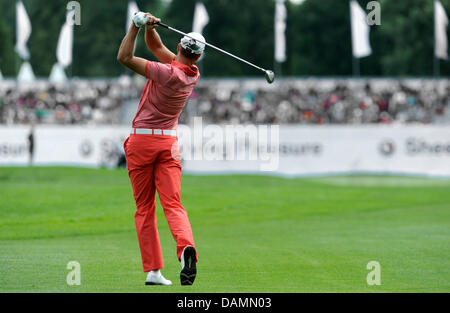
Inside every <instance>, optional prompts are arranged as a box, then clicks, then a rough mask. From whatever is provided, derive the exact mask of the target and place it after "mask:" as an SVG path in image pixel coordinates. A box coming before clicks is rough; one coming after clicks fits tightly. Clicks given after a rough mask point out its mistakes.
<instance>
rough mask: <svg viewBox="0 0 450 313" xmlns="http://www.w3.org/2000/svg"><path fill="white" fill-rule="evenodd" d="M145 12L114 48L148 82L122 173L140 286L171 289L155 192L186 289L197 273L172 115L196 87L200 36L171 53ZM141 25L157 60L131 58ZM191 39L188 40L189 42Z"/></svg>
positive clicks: (154, 20)
mask: <svg viewBox="0 0 450 313" xmlns="http://www.w3.org/2000/svg"><path fill="white" fill-rule="evenodd" d="M159 21H160V20H159V19H158V18H155V17H154V16H152V15H151V14H150V13H143V12H139V13H137V14H136V15H135V16H134V18H133V25H131V27H130V29H129V31H128V33H127V35H126V36H125V38H124V39H123V41H122V44H121V45H120V49H119V53H118V57H117V60H118V61H119V62H120V63H122V64H123V65H125V66H126V67H128V68H130V69H131V70H133V71H134V72H136V73H138V74H140V75H142V76H145V77H146V78H147V79H148V81H147V84H146V85H145V88H144V90H143V93H142V96H141V100H140V102H139V107H138V110H137V113H136V116H135V118H134V120H133V128H132V130H131V135H130V137H129V138H128V139H127V140H126V141H125V144H124V148H125V154H126V158H127V167H128V174H129V177H130V181H131V185H132V188H133V195H134V198H135V200H136V207H137V210H136V213H135V222H136V230H137V235H138V240H139V247H140V250H141V256H142V263H143V267H144V272H148V275H147V279H146V282H145V284H146V285H172V282H171V281H169V280H167V279H165V278H164V277H163V276H162V274H161V272H160V270H161V269H163V268H164V263H163V257H162V252H161V245H160V241H159V236H158V229H157V226H156V212H155V210H156V205H155V192H156V191H158V195H159V199H160V201H161V205H162V207H163V209H164V215H165V217H166V219H167V222H168V224H169V227H170V230H171V232H172V235H173V237H174V239H175V241H176V244H177V256H178V260H179V261H180V262H181V267H182V270H181V273H180V281H181V284H182V285H192V284H193V283H194V279H195V276H196V273H197V269H196V262H197V252H196V248H195V245H194V239H193V235H192V230H191V225H190V222H189V219H188V215H187V213H186V210H185V209H184V208H183V206H182V205H181V200H180V184H181V164H180V159H179V150H178V145H177V126H178V117H179V115H180V114H181V111H182V110H183V107H184V105H185V103H186V101H187V99H188V98H189V96H190V94H191V92H192V90H193V89H194V87H195V85H196V84H197V82H198V80H199V78H200V73H199V70H198V68H197V67H196V66H195V65H194V64H195V62H196V61H197V60H198V59H199V57H200V56H201V54H202V52H203V51H204V49H205V45H204V44H202V43H199V42H198V41H196V40H195V39H197V40H200V41H202V42H205V38H203V36H202V35H200V34H197V33H190V34H188V35H189V36H190V37H188V36H185V37H183V38H182V39H181V42H180V44H178V49H177V51H178V53H177V55H175V54H173V53H172V52H170V51H169V50H168V49H167V48H166V47H165V46H164V45H163V43H162V41H161V38H160V37H159V35H158V33H157V32H156V31H155V28H156V27H157V25H156V24H155V23H157V22H159ZM142 26H146V33H145V40H146V43H147V45H148V47H149V49H150V50H151V51H152V53H153V54H154V55H155V57H156V58H157V59H158V60H159V61H160V62H161V63H159V62H151V61H148V60H145V59H142V58H138V57H135V56H134V52H133V51H134V45H135V41H136V36H137V34H138V33H139V29H140V27H142ZM191 37H193V38H195V39H193V38H191Z"/></svg>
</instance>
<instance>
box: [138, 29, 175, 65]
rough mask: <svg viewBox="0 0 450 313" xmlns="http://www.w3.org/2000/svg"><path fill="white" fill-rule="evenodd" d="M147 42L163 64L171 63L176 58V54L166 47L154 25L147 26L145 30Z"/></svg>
mask: <svg viewBox="0 0 450 313" xmlns="http://www.w3.org/2000/svg"><path fill="white" fill-rule="evenodd" d="M145 42H146V43H147V46H148V48H149V49H150V50H151V51H152V53H153V55H154V56H155V57H156V58H157V59H158V60H159V61H160V62H161V63H170V62H172V60H173V59H174V58H175V54H173V53H172V52H171V51H170V50H169V49H167V47H166V46H164V44H163V43H162V41H161V37H159V35H158V33H157V32H156V30H155V27H154V26H153V25H148V24H147V27H146V28H145Z"/></svg>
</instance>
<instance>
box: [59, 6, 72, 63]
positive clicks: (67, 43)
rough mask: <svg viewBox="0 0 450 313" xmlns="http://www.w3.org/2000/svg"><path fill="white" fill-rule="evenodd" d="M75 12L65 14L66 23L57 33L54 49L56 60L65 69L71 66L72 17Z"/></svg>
mask: <svg viewBox="0 0 450 313" xmlns="http://www.w3.org/2000/svg"><path fill="white" fill-rule="evenodd" d="M74 14H75V11H70V12H67V16H66V22H65V23H64V25H63V27H62V28H61V32H60V33H59V39H58V46H57V47H56V58H57V60H58V63H59V64H60V65H61V66H62V67H63V68H66V67H68V66H69V65H70V64H72V47H73V16H74Z"/></svg>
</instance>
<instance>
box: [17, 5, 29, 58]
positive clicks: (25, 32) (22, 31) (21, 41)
mask: <svg viewBox="0 0 450 313" xmlns="http://www.w3.org/2000/svg"><path fill="white" fill-rule="evenodd" d="M16 32H17V43H16V52H17V54H18V55H19V56H20V57H21V58H22V59H24V60H28V59H29V58H30V52H29V50H28V47H27V42H28V38H30V35H31V22H30V19H29V18H28V14H27V11H26V10H25V7H24V5H23V3H22V1H17V3H16Z"/></svg>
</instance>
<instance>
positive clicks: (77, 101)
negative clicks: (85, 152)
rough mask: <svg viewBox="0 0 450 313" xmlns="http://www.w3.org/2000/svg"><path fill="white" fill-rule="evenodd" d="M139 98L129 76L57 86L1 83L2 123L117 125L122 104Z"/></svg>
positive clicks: (0, 122)
mask: <svg viewBox="0 0 450 313" xmlns="http://www.w3.org/2000/svg"><path fill="white" fill-rule="evenodd" d="M138 97H139V89H138V88H133V83H132V81H131V79H130V78H129V77H123V78H121V79H118V80H72V81H71V82H69V83H56V84H54V83H50V82H48V81H36V82H33V83H26V84H17V83H16V82H14V81H0V124H7V125H13V124H94V125H102V124H118V123H119V122H120V111H121V107H122V104H123V102H124V101H127V100H130V99H136V98H138Z"/></svg>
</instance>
